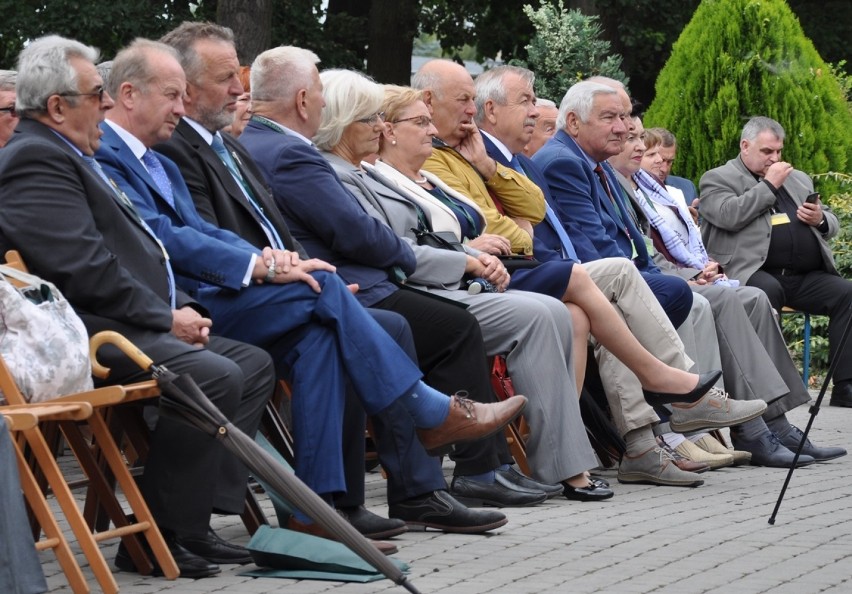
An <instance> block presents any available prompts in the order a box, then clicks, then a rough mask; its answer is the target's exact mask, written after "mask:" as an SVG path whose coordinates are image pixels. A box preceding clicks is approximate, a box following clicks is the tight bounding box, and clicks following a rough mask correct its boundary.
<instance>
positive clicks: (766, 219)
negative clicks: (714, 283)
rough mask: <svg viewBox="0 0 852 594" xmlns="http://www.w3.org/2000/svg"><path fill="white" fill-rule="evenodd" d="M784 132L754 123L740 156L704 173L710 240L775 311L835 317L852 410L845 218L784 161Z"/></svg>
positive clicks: (841, 378)
mask: <svg viewBox="0 0 852 594" xmlns="http://www.w3.org/2000/svg"><path fill="white" fill-rule="evenodd" d="M783 148H784V129H783V128H782V127H781V125H780V124H779V123H778V122H776V121H775V120H772V119H770V118H767V117H761V116H758V117H754V118H752V119H750V120H749V121H748V123H747V124H746V125H745V127H744V128H743V131H742V135H741V138H740V154H739V156H738V157H736V158H734V159H731V160H730V161H728V162H727V163H726V164H725V165H723V166H721V167H717V168H716V169H712V170H710V171H708V172H707V173H705V174H704V176H703V177H702V178H701V182H700V184H699V186H700V188H701V196H702V199H701V214H702V216H703V217H704V225H703V228H702V236H703V238H704V243H705V244H706V246H707V252H708V253H709V255H710V256H711V257H712V258H714V259H715V260H716V261H718V262H719V264H720V265H721V266H722V267H723V268H724V269H725V272H726V273H727V275H728V276H729V277H730V278H735V279H737V280H739V281H740V282H741V283H744V284H748V285H750V286H754V287H759V288H761V289H763V290H764V291H765V292H766V294H767V296H768V297H769V301H770V303H771V304H772V306H773V307H774V308H775V309H776V310H777V311H780V310H781V307H782V306H784V305H788V306H790V307H792V308H795V309H799V310H802V311H806V312H808V313H813V314H823V315H828V316H830V317H831V322H830V324H829V345H830V356H831V357H832V359H833V358H834V357H840V360H839V363H838V366H837V370H836V371H835V373H834V378H833V379H834V388H833V389H832V392H831V405H832V406H844V407H852V343H849V344H847V346H846V348H844V349H843V351H842V352H838V345H839V343H840V338H841V335H842V334H843V329H844V328H845V327H846V325H847V323H848V321H849V318H850V315H852V309H850V308H852V283H850V282H849V281H848V280H846V279H843V278H841V277H840V275H839V274H838V272H837V268H836V267H835V265H834V258H833V256H832V253H831V248H830V247H829V245H828V240H829V239H831V238H832V237H834V235H836V234H837V231H838V229H839V223H838V221H837V217H836V216H834V214H833V213H832V212H831V211H830V210H829V209H828V208H827V207H825V206H824V205H823V204H822V203H821V201H820V198H819V195H818V194H815V193H814V186H813V182H812V181H811V179H810V178H809V177H808V175H807V174H805V173H804V172H802V171H799V170H797V169H794V168H793V166H792V165H791V164H789V163H786V162H784V161H782V160H781V151H782V149H783Z"/></svg>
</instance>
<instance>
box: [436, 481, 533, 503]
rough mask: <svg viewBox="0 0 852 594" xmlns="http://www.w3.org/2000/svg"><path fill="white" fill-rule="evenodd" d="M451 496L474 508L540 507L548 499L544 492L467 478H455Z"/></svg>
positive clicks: (451, 486) (451, 487) (509, 484)
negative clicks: (486, 506) (487, 506)
mask: <svg viewBox="0 0 852 594" xmlns="http://www.w3.org/2000/svg"><path fill="white" fill-rule="evenodd" d="M450 494H451V495H452V496H453V497H455V498H456V500H457V501H460V502H461V503H464V504H465V505H468V506H473V507H482V506H485V505H490V506H492V507H524V506H528V505H538V504H539V503H542V502H544V500H545V499H547V495H546V494H545V493H544V492H542V491H528V490H527V489H522V488H521V487H518V486H516V485H513V484H511V483H503V482H500V481H499V480H497V479H495V480H494V482H493V483H484V482H481V481H474V480H471V479H469V478H468V477H466V476H457V477H454V478H453V482H452V483H451V484H450Z"/></svg>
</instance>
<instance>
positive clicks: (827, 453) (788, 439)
mask: <svg viewBox="0 0 852 594" xmlns="http://www.w3.org/2000/svg"><path fill="white" fill-rule="evenodd" d="M804 435H805V434H804V432H803V431H802V430H801V429H799V428H798V427H796V426H795V425H790V428H789V429H788V430H787V432H786V433H784V434H783V435H779V436H778V438H779V439H780V440H781V445H783V446H784V447H785V448H787V449H788V450H790V451H791V452H793V453H794V454H795V453H796V450H797V449H799V443H800V442H801V441H802V437H804ZM802 454H807V455H808V456H810V457H811V458H813V459H814V460H816V461H817V462H825V461H826V460H834V459H835V458H840V457H842V456H845V455H846V450H844V449H843V448H839V447H819V446H816V445H814V444H813V442H811V440H810V439H806V440H805V445H804V446H803V447H802ZM800 457H801V456H800Z"/></svg>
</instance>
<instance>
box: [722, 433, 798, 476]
mask: <svg viewBox="0 0 852 594" xmlns="http://www.w3.org/2000/svg"><path fill="white" fill-rule="evenodd" d="M731 443H732V444H733V445H734V448H735V449H737V450H744V451H746V452H751V464H752V466H769V467H771V468H790V466H791V465H792V464H793V458H794V457H795V454H794V453H793V452H791V451H790V450H788V449H787V448H786V447H784V445H783V444H782V443H781V440H779V439H778V436H777V435H775V434H774V433H772V432H771V431H766V432H765V433H764V434H763V435H761V436H760V437H758V438H757V439H754V440H749V439H744V438H743V437H742V436H740V435H739V434H738V432H736V431H731ZM813 463H814V459H813V458H811V457H810V456H806V455H805V454H801V455H800V456H799V460H798V464H797V465H796V466H807V465H808V464H813Z"/></svg>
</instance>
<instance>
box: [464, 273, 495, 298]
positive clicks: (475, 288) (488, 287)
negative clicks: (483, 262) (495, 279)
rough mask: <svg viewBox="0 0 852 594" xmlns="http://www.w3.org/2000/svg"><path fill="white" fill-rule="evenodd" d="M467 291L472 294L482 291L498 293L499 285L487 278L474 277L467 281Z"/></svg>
mask: <svg viewBox="0 0 852 594" xmlns="http://www.w3.org/2000/svg"><path fill="white" fill-rule="evenodd" d="M467 292H468V294H470V295H478V294H480V293H496V292H497V287H495V286H494V285H493V284H491V283H490V282H488V281H487V280H485V279H484V278H480V277H477V278H473V279H471V280H469V281H467Z"/></svg>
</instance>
